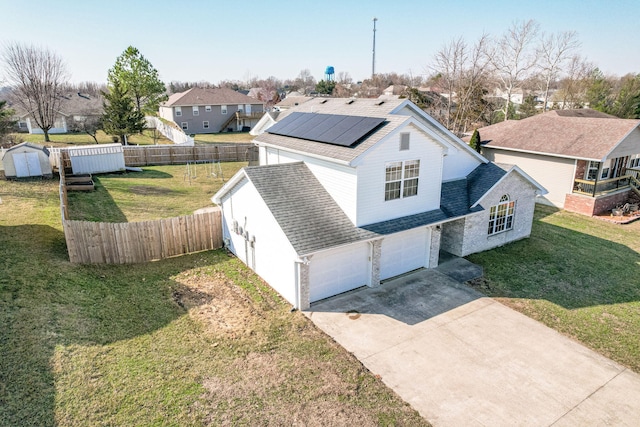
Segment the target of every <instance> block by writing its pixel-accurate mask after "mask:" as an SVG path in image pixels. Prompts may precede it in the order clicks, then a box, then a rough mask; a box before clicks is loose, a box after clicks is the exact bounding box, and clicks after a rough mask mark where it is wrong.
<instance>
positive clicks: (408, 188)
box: [384, 159, 420, 202]
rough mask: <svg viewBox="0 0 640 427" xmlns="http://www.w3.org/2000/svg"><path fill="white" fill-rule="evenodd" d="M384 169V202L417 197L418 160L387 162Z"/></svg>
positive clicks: (418, 179)
mask: <svg viewBox="0 0 640 427" xmlns="http://www.w3.org/2000/svg"><path fill="white" fill-rule="evenodd" d="M384 169H385V176H384V201H385V202H388V201H391V200H399V199H404V198H407V197H413V196H417V195H418V188H419V183H420V159H412V160H399V161H395V162H387V163H386V164H385V166H384Z"/></svg>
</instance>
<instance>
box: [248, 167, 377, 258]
mask: <svg viewBox="0 0 640 427" xmlns="http://www.w3.org/2000/svg"><path fill="white" fill-rule="evenodd" d="M244 171H245V173H246V175H247V177H248V178H249V180H250V181H251V182H252V183H253V185H254V186H255V188H256V190H257V191H258V193H260V196H261V197H262V199H263V200H264V202H265V203H266V204H267V206H268V207H269V210H270V211H271V213H272V214H273V216H274V217H275V219H276V221H278V224H279V225H280V227H281V228H282V230H283V231H284V233H285V235H286V236H287V239H288V240H289V241H290V242H291V245H292V246H293V248H294V250H295V251H296V252H297V253H298V254H299V255H304V254H309V253H312V252H315V251H318V250H321V249H326V248H329V247H333V246H340V245H344V244H348V243H353V242H357V241H360V240H366V239H369V238H372V237H375V235H374V234H373V233H371V232H368V231H366V230H363V229H360V228H357V227H355V226H354V225H353V223H352V222H351V221H350V220H349V218H348V217H347V215H346V214H345V213H344V211H343V210H342V209H340V207H339V206H338V205H337V203H336V202H335V201H334V200H333V198H331V196H330V195H329V193H328V192H327V190H325V189H324V187H323V186H322V185H321V184H320V182H318V180H317V179H316V177H315V176H314V175H313V174H312V173H311V171H310V170H309V168H308V167H307V166H306V165H305V164H304V163H301V162H300V163H286V164H278V165H266V166H253V167H247V168H245V169H244Z"/></svg>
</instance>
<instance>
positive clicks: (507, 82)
mask: <svg viewBox="0 0 640 427" xmlns="http://www.w3.org/2000/svg"><path fill="white" fill-rule="evenodd" d="M538 31H539V25H538V23H537V22H535V21H533V20H528V21H526V22H514V23H513V24H511V27H509V29H508V30H507V31H506V32H505V33H504V34H503V35H502V36H501V37H500V39H499V40H498V42H497V44H496V46H495V47H494V48H493V49H491V50H489V51H488V56H489V58H490V61H491V63H492V65H493V67H494V71H495V73H496V78H497V79H498V81H499V82H500V85H501V86H502V89H503V90H504V91H505V92H506V95H507V98H506V100H505V104H504V108H503V112H504V119H505V120H508V118H509V107H510V105H511V95H512V93H513V90H514V89H515V88H517V87H518V86H519V85H520V84H521V83H522V82H523V81H525V80H526V79H527V78H528V77H529V76H530V74H531V72H532V70H534V69H535V66H536V61H537V49H534V46H533V43H534V41H535V39H536V36H537V35H538Z"/></svg>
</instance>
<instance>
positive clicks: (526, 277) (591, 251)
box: [469, 206, 640, 373]
mask: <svg viewBox="0 0 640 427" xmlns="http://www.w3.org/2000/svg"><path fill="white" fill-rule="evenodd" d="M469 260H471V261H472V262H475V263H478V264H480V265H482V266H483V267H484V272H485V280H484V281H481V282H479V283H476V285H477V287H478V289H479V290H481V291H482V292H484V293H486V294H487V295H489V296H492V297H495V298H497V299H498V300H499V301H501V302H503V303H504V304H506V305H508V306H510V307H512V308H515V309H516V310H518V311H521V312H522V313H524V314H526V315H528V316H530V317H532V318H534V319H536V320H539V321H541V322H543V323H545V324H546V325H548V326H550V327H551V328H554V329H556V330H558V331H560V332H561V333H563V334H565V335H568V336H570V337H572V338H575V339H576V340H578V341H580V342H582V343H584V344H585V345H587V346H588V347H591V348H592V349H594V350H596V351H597V352H599V353H601V354H603V355H605V356H607V357H610V358H612V359H613V360H616V361H618V362H620V363H621V364H623V365H626V366H628V367H630V368H631V369H633V370H634V371H636V372H639V373H640V334H639V331H640V221H636V222H634V223H631V224H627V225H616V224H611V223H608V222H604V221H601V220H597V219H592V218H589V217H585V216H582V215H577V214H572V213H569V212H564V211H557V210H554V209H552V208H548V207H542V206H539V207H538V208H537V209H536V214H535V220H534V224H533V231H532V235H531V237H530V238H529V239H526V240H522V241H519V242H516V243H512V244H509V245H507V246H504V247H502V248H498V249H494V250H491V251H487V252H484V253H480V254H475V255H472V256H470V257H469Z"/></svg>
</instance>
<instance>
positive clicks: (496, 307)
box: [306, 270, 640, 426]
mask: <svg viewBox="0 0 640 427" xmlns="http://www.w3.org/2000/svg"><path fill="white" fill-rule="evenodd" d="M306 315H307V316H308V317H309V318H310V319H311V320H312V321H313V322H314V323H315V324H316V325H317V326H318V327H319V328H320V329H322V330H323V331H325V332H326V333H327V334H328V335H330V336H331V337H333V338H334V339H335V340H336V341H337V342H338V343H339V344H341V345H342V346H343V347H344V348H346V349H347V350H348V351H350V352H352V353H353V354H354V355H355V356H356V357H357V358H358V359H359V360H360V361H361V362H362V363H363V364H364V365H365V366H366V367H367V368H368V369H369V370H370V371H372V372H373V373H374V374H378V375H380V376H381V377H382V380H383V381H384V382H385V384H387V385H388V386H389V387H391V388H392V389H393V390H395V391H396V393H398V395H400V397H402V398H403V399H404V400H405V401H407V402H408V403H410V404H411V405H412V406H413V407H414V408H415V409H416V410H417V411H418V412H420V414H421V415H422V416H423V417H425V418H426V419H427V420H429V421H430V422H431V423H432V424H434V425H435V426H638V425H640V375H638V374H635V373H634V372H632V371H630V370H628V369H626V368H625V367H623V366H621V365H619V364H617V363H615V362H613V361H611V360H609V359H607V358H605V357H603V356H601V355H599V354H597V353H595V352H593V351H591V350H589V349H587V348H586V347H584V346H582V345H580V344H578V343H576V342H575V341H572V340H571V339H569V338H566V337H564V336H563V335H560V334H559V333H557V332H555V331H554V330H552V329H550V328H548V327H546V326H544V325H542V324H541V323H538V322H536V321H534V320H532V319H530V318H528V317H526V316H524V315H522V314H520V313H518V312H516V311H514V310H511V309H510V308H507V307H505V306H504V305H502V304H500V303H498V302H496V301H494V300H492V299H490V298H486V297H483V296H482V295H481V294H479V293H477V292H475V291H474V290H473V289H470V288H468V287H466V286H464V285H462V284H459V283H457V282H455V281H453V280H452V279H450V278H449V277H447V276H445V275H444V274H442V273H440V272H438V271H434V270H421V271H419V272H416V273H412V274H410V275H407V276H404V277H402V278H399V279H395V280H393V281H390V282H387V283H385V284H384V285H382V286H380V287H378V288H373V289H368V288H363V289H358V290H355V291H352V292H349V293H346V294H343V295H339V296H337V297H334V298H331V299H328V300H324V301H321V302H319V303H316V304H314V305H312V306H311V309H310V310H309V311H307V312H306Z"/></svg>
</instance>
